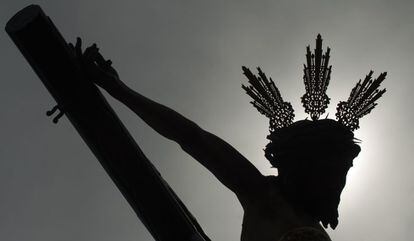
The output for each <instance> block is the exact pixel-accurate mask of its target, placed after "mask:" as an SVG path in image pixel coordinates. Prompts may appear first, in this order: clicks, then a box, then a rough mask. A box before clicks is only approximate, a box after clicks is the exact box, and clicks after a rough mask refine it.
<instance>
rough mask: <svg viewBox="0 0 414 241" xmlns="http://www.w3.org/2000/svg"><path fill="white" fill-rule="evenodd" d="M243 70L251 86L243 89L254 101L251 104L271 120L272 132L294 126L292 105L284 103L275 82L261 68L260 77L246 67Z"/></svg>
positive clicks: (243, 86) (259, 70)
mask: <svg viewBox="0 0 414 241" xmlns="http://www.w3.org/2000/svg"><path fill="white" fill-rule="evenodd" d="M242 69H243V73H244V75H245V76H246V77H247V78H248V79H249V84H250V85H249V86H245V85H242V88H243V89H244V90H245V91H246V93H247V94H248V95H249V96H250V97H251V98H252V99H253V101H252V102H250V103H252V104H253V106H254V107H255V108H256V109H257V110H258V111H259V112H260V113H261V114H263V115H265V116H266V117H267V118H269V122H270V131H274V130H276V129H279V128H283V127H287V126H289V125H290V124H292V123H293V117H294V116H295V115H294V113H293V108H292V105H291V104H290V103H289V102H284V101H283V99H282V97H281V95H280V91H279V90H278V88H277V87H276V85H275V83H274V82H273V80H272V79H271V78H270V79H268V78H267V77H266V75H265V73H263V72H262V70H261V69H260V68H258V72H259V77H258V76H256V75H254V74H253V73H252V72H251V71H250V69H248V68H246V67H244V66H243V67H242Z"/></svg>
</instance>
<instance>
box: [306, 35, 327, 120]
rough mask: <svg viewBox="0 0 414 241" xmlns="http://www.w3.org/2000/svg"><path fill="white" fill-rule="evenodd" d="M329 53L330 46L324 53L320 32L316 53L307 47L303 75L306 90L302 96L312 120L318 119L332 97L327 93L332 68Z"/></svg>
mask: <svg viewBox="0 0 414 241" xmlns="http://www.w3.org/2000/svg"><path fill="white" fill-rule="evenodd" d="M329 53H330V48H328V49H327V51H326V53H325V54H323V51H322V37H321V35H320V34H318V36H317V38H316V48H315V50H314V54H311V52H310V47H309V46H308V47H307V48H306V65H305V66H304V75H303V82H304V84H305V91H306V92H305V94H304V95H303V96H302V104H303V107H305V112H306V113H308V114H310V116H311V118H312V120H318V119H319V116H320V115H321V114H323V113H324V112H325V110H326V108H327V107H328V104H329V100H330V98H329V97H328V96H327V95H326V90H327V88H328V85H329V80H330V78H331V69H332V66H329Z"/></svg>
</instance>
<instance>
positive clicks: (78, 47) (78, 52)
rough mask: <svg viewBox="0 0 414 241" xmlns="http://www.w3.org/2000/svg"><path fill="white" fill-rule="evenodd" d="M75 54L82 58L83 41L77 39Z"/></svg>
mask: <svg viewBox="0 0 414 241" xmlns="http://www.w3.org/2000/svg"><path fill="white" fill-rule="evenodd" d="M75 53H76V55H77V56H82V39H81V38H79V37H77V38H76V45H75Z"/></svg>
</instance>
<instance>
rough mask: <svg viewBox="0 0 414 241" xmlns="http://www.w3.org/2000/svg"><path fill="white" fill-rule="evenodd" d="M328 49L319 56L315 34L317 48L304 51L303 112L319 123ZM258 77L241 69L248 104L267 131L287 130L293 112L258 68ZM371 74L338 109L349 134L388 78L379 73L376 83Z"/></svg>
mask: <svg viewBox="0 0 414 241" xmlns="http://www.w3.org/2000/svg"><path fill="white" fill-rule="evenodd" d="M330 51H331V50H330V48H329V47H328V48H327V50H326V52H325V54H323V53H322V52H323V51H322V37H321V35H320V34H318V36H317V38H316V48H315V50H314V53H311V51H310V47H309V46H307V48H306V65H304V70H303V71H304V75H303V81H304V84H305V90H306V93H305V94H304V95H303V96H302V98H301V100H302V104H303V106H304V107H305V112H306V113H308V114H310V116H311V118H312V120H314V121H316V120H318V119H319V117H320V116H321V114H323V113H324V112H325V110H326V108H327V107H328V104H329V101H330V98H329V97H328V96H327V95H326V90H327V88H328V85H329V81H330V79H331V70H332V66H331V65H329V58H330V55H329V54H330ZM257 69H258V71H259V76H258V77H257V76H255V75H254V74H253V73H252V72H251V71H250V70H249V69H248V68H246V67H244V66H243V71H244V75H246V77H247V78H248V79H249V83H250V86H247V87H246V86H244V85H242V87H243V89H244V90H245V91H246V92H247V94H248V95H249V96H250V97H252V98H253V101H252V102H250V103H252V104H253V106H254V107H256V109H257V110H258V111H259V112H260V113H261V114H263V115H265V116H266V117H268V118H269V119H270V131H271V132H272V131H274V130H276V129H279V128H283V127H287V126H289V125H291V124H292V123H293V117H294V113H293V108H292V105H291V104H290V103H289V102H284V101H283V99H282V97H281V95H280V92H279V90H278V89H277V87H276V85H275V83H274V82H273V80H272V78H270V80H269V79H267V77H266V75H265V74H264V73H263V72H262V70H261V69H260V68H257ZM372 74H373V71H371V72H369V74H368V75H367V76H366V77H365V80H364V81H363V82H362V83H361V80H359V82H358V83H357V85H356V86H355V87H354V88H353V89H352V92H351V95H350V97H349V99H348V101H341V102H339V104H338V106H337V113H336V119H337V120H338V122H340V123H342V124H343V125H344V126H347V127H348V128H349V129H350V130H351V131H354V130H356V129H358V128H359V119H360V118H361V117H363V116H364V115H366V114H368V113H369V112H370V111H371V110H372V109H374V107H375V106H376V105H377V103H375V101H376V100H378V99H379V98H380V97H381V96H382V95H383V94H384V93H385V91H386V90H385V89H383V90H379V89H378V88H379V86H380V84H381V82H382V81H383V80H384V79H385V76H386V75H387V73H386V72H384V73H381V74H380V75H379V76H378V78H377V79H375V80H372Z"/></svg>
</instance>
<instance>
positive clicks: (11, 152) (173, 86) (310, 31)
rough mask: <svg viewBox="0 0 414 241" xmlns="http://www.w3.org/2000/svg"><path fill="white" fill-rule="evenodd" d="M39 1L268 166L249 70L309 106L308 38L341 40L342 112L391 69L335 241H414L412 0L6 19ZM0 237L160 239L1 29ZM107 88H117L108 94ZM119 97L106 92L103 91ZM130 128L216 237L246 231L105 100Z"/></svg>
mask: <svg viewBox="0 0 414 241" xmlns="http://www.w3.org/2000/svg"><path fill="white" fill-rule="evenodd" d="M33 3H34V4H39V5H41V7H42V8H43V10H44V11H45V12H46V14H47V15H49V16H50V17H51V19H52V20H53V21H54V23H55V25H56V26H57V27H58V28H59V30H60V32H61V33H62V35H63V36H64V37H65V38H66V40H67V41H74V40H75V39H76V37H77V36H80V37H82V38H83V39H84V42H85V43H86V44H91V43H93V42H97V44H98V45H99V47H100V49H101V52H102V53H103V54H104V55H105V56H107V57H108V58H111V59H112V61H113V63H114V64H113V65H114V67H115V68H116V69H117V70H118V72H119V74H120V76H121V79H122V80H123V81H124V82H125V83H127V84H128V85H129V86H131V87H132V88H133V89H135V90H137V91H138V92H140V93H141V94H143V95H145V96H147V97H150V98H152V99H153V100H155V101H158V102H160V103H163V104H165V105H167V106H169V107H171V108H173V109H175V110H176V111H178V112H180V113H181V114H183V115H184V116H186V117H188V118H190V119H191V120H193V121H195V122H196V123H198V124H199V125H200V126H201V127H203V128H204V129H206V130H208V131H210V132H212V133H214V134H216V135H218V136H220V137H222V138H223V139H224V140H226V141H227V142H229V143H230V144H232V145H233V146H234V147H235V148H236V149H238V150H239V151H240V152H241V153H242V154H243V155H245V156H246V157H247V158H248V159H249V160H251V162H252V163H253V164H254V165H255V166H256V167H257V168H258V169H259V170H260V171H261V172H262V173H263V174H269V175H270V174H275V173H276V172H275V171H274V170H270V164H269V163H268V162H267V160H266V159H265V158H264V155H263V151H262V149H263V148H264V146H265V145H266V143H267V141H266V139H265V137H266V135H267V134H268V130H267V128H268V123H267V120H266V119H265V118H264V117H262V116H261V115H259V114H258V113H257V111H256V110H255V109H254V108H253V107H252V106H251V105H250V104H249V101H250V99H249V97H248V96H247V95H246V94H244V91H243V90H242V89H241V83H246V82H247V80H246V79H245V77H244V76H243V75H242V70H241V66H242V65H245V66H248V67H250V68H251V69H254V68H255V67H257V66H260V67H261V68H262V70H263V71H264V72H265V73H266V74H267V75H268V76H270V77H272V78H273V80H275V82H276V84H277V85H278V87H279V89H280V90H281V92H282V96H283V98H284V99H285V100H288V101H290V102H291V103H292V105H293V107H294V109H295V114H296V117H295V120H300V119H304V118H305V117H306V115H305V113H304V111H303V107H302V106H301V104H300V97H301V96H302V95H303V94H304V86H303V83H302V73H303V70H302V69H303V63H304V62H305V47H306V46H307V45H308V44H311V46H312V48H313V46H314V43H315V38H316V35H317V34H318V33H321V35H322V37H323V39H324V42H323V44H324V49H325V48H326V46H327V45H328V46H330V47H331V49H332V50H331V56H332V57H331V64H332V65H333V68H332V75H331V83H330V86H329V88H328V95H329V96H330V97H331V105H330V106H329V109H328V112H329V113H330V114H329V117H330V118H333V117H334V114H335V108H336V104H337V103H338V102H339V101H340V100H345V99H347V98H348V96H349V93H350V91H351V89H352V87H353V86H354V85H355V83H356V82H357V80H358V79H360V78H364V77H365V75H366V74H368V72H369V70H373V71H374V76H375V77H377V76H378V75H379V74H380V73H381V72H383V71H387V72H388V76H387V79H386V80H385V82H384V83H383V86H384V87H386V88H387V90H388V91H387V93H386V94H385V96H384V97H383V98H382V99H380V101H379V105H378V108H376V109H374V110H373V111H372V113H371V114H369V115H368V116H366V117H364V118H363V119H362V120H361V123H360V126H361V129H359V130H357V131H356V132H355V135H356V137H357V138H359V139H361V140H362V143H361V147H362V152H361V153H360V155H359V156H358V157H357V159H356V160H354V167H353V168H352V169H351V171H350V173H349V175H348V183H347V186H346V188H345V190H344V192H343V194H342V202H341V204H340V210H339V212H340V213H339V214H340V218H339V226H338V228H337V229H336V230H334V231H332V230H328V232H329V233H330V235H331V237H332V239H333V240H335V241H345V240H360V241H371V240H376V241H388V240H401V241H409V240H411V239H412V236H414V231H413V229H412V227H413V226H414V184H413V181H414V177H413V176H412V173H413V172H414V160H412V159H413V158H412V157H411V156H410V155H411V152H412V149H413V147H414V146H413V141H412V138H413V128H412V127H411V123H412V122H413V118H414V114H413V108H412V102H413V101H412V94H411V92H412V90H413V89H414V84H413V83H414V82H413V77H414V68H413V64H414V15H413V14H412V12H413V10H414V2H412V1H408V0H406V1H402V0H395V1H385V0H384V1H374V0H372V1H361V0H360V1H353V0H350V1H341V2H340V1H328V0H325V1H322V0H318V1H296V0H290V1H270V0H268V1H222V0H211V1H189V0H180V1H178V0H177V1H173V0H168V1H167V0H162V1H154V0H151V1H150V0H146V1H136V0H134V1H132V0H128V1H108V0H100V1H97V0H82V1H80V0H72V1H63V0H53V1H52V0H49V1H46V0H45V1H24V0H2V1H1V2H0V20H1V21H0V22H1V23H2V24H3V25H2V26H3V28H4V26H5V24H6V22H7V20H8V19H9V18H10V17H12V16H13V14H14V13H16V12H17V11H19V10H20V9H22V8H23V7H25V6H27V5H29V4H33ZM0 51H1V52H0V66H1V67H0V70H1V73H2V75H1V76H2V79H1V83H2V85H1V88H0V107H1V110H2V111H1V118H0V133H1V135H0V136H1V137H0V240H5V241H25V240H31V241H37V240H39V241H40V240H42V241H43V240H62V241H63V240H68V241H69V240H77V241H91V240H99V241H106V240H108V241H110V240H119V241H130V240H131V241H132V240H140V241H141V240H142V241H147V240H148V241H149V240H152V238H151V236H150V235H149V233H148V232H147V231H146V229H145V228H144V226H143V225H142V224H141V222H140V221H139V219H138V218H137V217H136V215H135V214H134V213H133V211H132V209H131V208H130V207H129V205H128V204H127V202H126V200H125V199H124V198H123V197H122V195H121V193H120V192H119V191H118V190H117V188H116V187H115V185H114V184H113V183H112V181H111V180H110V178H109V176H108V175H107V174H106V173H105V171H104V170H103V168H102V167H101V166H100V164H99V163H98V161H97V160H96V159H95V157H94V156H93V155H92V153H91V151H90V150H89V149H88V147H87V146H86V145H85V144H84V142H83V141H82V139H81V138H80V136H79V135H78V134H77V132H76V131H75V129H74V128H73V127H72V125H71V124H70V123H69V121H68V120H67V118H66V117H63V118H62V119H61V120H60V121H59V123H58V124H57V125H54V124H53V123H52V120H51V118H49V117H47V116H46V115H45V112H46V111H47V110H49V109H51V108H52V107H53V106H54V105H55V101H54V100H53V99H52V97H51V96H50V94H49V93H48V92H47V90H46V88H45V87H44V86H43V85H42V83H41V82H40V80H39V79H38V77H37V76H36V75H35V73H34V72H33V70H32V69H31V68H30V66H29V65H28V63H27V62H26V60H25V59H24V58H23V56H22V55H21V54H20V52H19V51H18V49H17V48H16V47H15V45H14V44H13V43H12V41H11V40H10V38H9V37H8V36H7V34H6V33H5V31H1V32H0ZM106 96H108V95H106ZM108 97H109V96H108ZM109 101H110V103H111V104H113V107H114V109H115V110H116V111H117V113H118V114H119V117H120V118H121V119H122V120H123V122H124V123H125V125H126V126H127V128H128V129H129V130H130V132H131V134H132V135H133V136H134V138H135V139H136V141H137V142H138V144H139V145H140V146H141V147H142V149H143V151H144V152H145V153H146V155H147V156H148V158H149V159H150V160H152V161H153V163H154V165H155V166H156V167H157V168H158V169H159V171H160V172H161V173H162V175H163V176H164V178H165V179H166V180H167V181H168V182H169V183H170V185H171V186H172V187H173V189H174V190H175V191H176V193H177V194H178V195H179V196H180V197H181V199H182V200H183V201H184V202H185V204H186V205H187V207H188V208H189V209H190V211H191V212H192V213H193V214H194V216H195V217H196V218H197V219H198V221H199V222H200V224H201V226H202V227H203V229H204V231H205V232H206V233H207V235H208V236H209V237H210V238H211V239H212V240H217V241H220V240H229V241H231V240H240V232H241V222H242V208H241V206H240V204H239V203H238V201H237V199H236V197H235V195H233V194H232V193H231V192H230V191H229V190H227V189H226V188H225V187H224V186H222V185H221V184H220V183H219V182H218V181H217V180H216V179H215V178H214V177H213V176H212V175H211V174H210V173H208V172H207V170H205V169H204V168H203V167H202V166H201V165H199V164H198V163H197V162H196V161H195V160H193V159H192V158H191V157H190V156H188V155H187V154H186V153H184V152H183V151H182V150H181V149H180V148H179V146H178V145H177V144H175V143H172V142H170V141H168V140H165V139H163V138H162V137H161V136H159V135H158V134H157V133H156V132H154V131H153V130H152V129H150V128H149V127H148V126H146V125H145V124H144V123H143V122H142V121H141V120H140V119H139V118H138V117H137V116H135V114H133V113H132V112H131V111H129V110H128V109H127V108H126V107H125V106H122V105H120V104H119V103H118V102H116V101H114V100H112V99H110V100H109Z"/></svg>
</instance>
